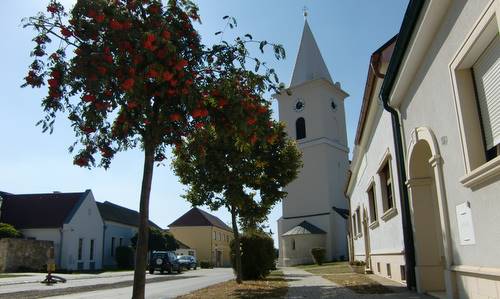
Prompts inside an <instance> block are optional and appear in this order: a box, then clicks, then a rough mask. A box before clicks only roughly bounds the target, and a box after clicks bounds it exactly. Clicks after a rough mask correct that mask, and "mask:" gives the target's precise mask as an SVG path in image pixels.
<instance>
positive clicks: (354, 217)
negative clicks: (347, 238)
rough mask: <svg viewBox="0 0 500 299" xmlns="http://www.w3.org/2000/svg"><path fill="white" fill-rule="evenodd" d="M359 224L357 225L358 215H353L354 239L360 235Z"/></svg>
mask: <svg viewBox="0 0 500 299" xmlns="http://www.w3.org/2000/svg"><path fill="white" fill-rule="evenodd" d="M357 227H358V226H357V224H356V213H354V214H352V233H353V235H354V237H356V236H357V235H358V229H357Z"/></svg>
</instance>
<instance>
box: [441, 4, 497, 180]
mask: <svg viewBox="0 0 500 299" xmlns="http://www.w3.org/2000/svg"><path fill="white" fill-rule="evenodd" d="M498 13H500V10H499V8H498V5H496V3H495V2H494V1H493V2H491V3H490V4H489V5H488V7H487V9H485V10H484V11H483V13H482V14H481V15H480V17H479V19H478V20H477V21H476V22H474V23H473V24H471V28H473V30H472V31H471V32H470V33H469V34H468V35H466V36H464V37H463V42H462V44H460V45H459V47H458V49H459V51H458V52H457V53H456V55H455V56H454V57H453V59H452V61H451V63H450V65H449V67H450V74H451V81H452V86H453V95H454V104H455V109H456V111H457V117H458V125H459V129H460V130H459V133H460V139H459V140H460V142H461V146H462V151H461V153H462V155H463V162H464V166H465V167H464V168H465V172H464V176H462V177H461V178H460V182H461V183H462V184H463V185H464V186H465V187H468V188H471V189H477V188H483V187H485V186H487V185H489V184H491V183H493V182H497V180H492V179H491V178H493V177H497V176H498V175H499V174H500V155H499V153H500V149H499V143H500V112H499V111H500V110H499V109H500V101H499V97H500V91H499V90H498V88H497V87H498V86H499V84H500V83H499V82H500V73H499V71H500V58H499V56H500V53H499V51H500V45H499V43H500V41H499V30H498V28H499V27H498V25H499V24H498V20H499V19H498Z"/></svg>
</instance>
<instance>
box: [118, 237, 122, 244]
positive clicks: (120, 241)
mask: <svg viewBox="0 0 500 299" xmlns="http://www.w3.org/2000/svg"><path fill="white" fill-rule="evenodd" d="M122 242H123V239H122V238H120V239H119V240H118V246H122Z"/></svg>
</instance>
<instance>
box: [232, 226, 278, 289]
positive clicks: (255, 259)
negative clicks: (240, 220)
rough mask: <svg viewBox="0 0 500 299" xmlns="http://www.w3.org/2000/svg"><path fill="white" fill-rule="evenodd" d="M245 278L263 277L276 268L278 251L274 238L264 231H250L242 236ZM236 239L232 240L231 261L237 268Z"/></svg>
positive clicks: (242, 261) (242, 259) (242, 258)
mask: <svg viewBox="0 0 500 299" xmlns="http://www.w3.org/2000/svg"><path fill="white" fill-rule="evenodd" d="M240 242H241V268H242V275H243V279H245V280H251V279H261V278H264V277H266V276H267V275H269V273H270V272H271V270H274V269H276V251H275V248H274V241H273V239H272V238H271V237H270V236H269V235H267V234H266V233H263V232H255V231H254V232H248V233H245V234H243V235H242V236H241V237H240ZM234 245H235V243H234V240H233V241H232V242H231V262H232V265H233V269H236V268H235V267H236V262H235V254H234V250H233V249H234Z"/></svg>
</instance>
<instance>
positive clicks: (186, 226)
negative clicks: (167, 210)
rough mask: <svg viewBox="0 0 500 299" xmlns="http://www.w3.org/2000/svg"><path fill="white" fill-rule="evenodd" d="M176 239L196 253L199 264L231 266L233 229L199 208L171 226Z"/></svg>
mask: <svg viewBox="0 0 500 299" xmlns="http://www.w3.org/2000/svg"><path fill="white" fill-rule="evenodd" d="M169 229H170V232H171V233H172V235H173V236H174V237H175V239H177V240H179V241H180V242H182V243H184V244H186V245H187V246H189V247H190V248H191V249H192V250H194V251H195V252H196V258H197V260H198V262H210V263H212V265H214V266H215V267H230V266H231V255H230V254H231V248H230V243H231V240H232V239H233V232H232V229H231V228H230V227H229V226H227V225H226V224H225V223H224V222H223V221H222V220H220V219H219V218H217V217H216V216H214V215H211V214H209V213H207V212H205V211H203V210H200V209H198V208H192V209H191V210H189V211H188V212H187V213H186V214H184V215H182V216H181V217H179V218H178V219H177V220H175V221H174V222H173V223H172V224H170V226H169Z"/></svg>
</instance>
